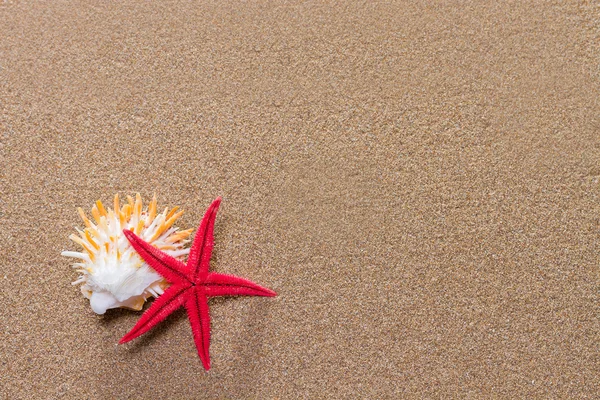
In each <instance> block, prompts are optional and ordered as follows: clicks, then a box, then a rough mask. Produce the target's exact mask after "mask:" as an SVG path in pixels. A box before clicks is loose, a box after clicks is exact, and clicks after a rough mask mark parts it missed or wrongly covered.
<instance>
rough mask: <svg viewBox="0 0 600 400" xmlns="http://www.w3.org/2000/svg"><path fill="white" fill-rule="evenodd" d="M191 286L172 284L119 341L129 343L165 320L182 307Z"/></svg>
mask: <svg viewBox="0 0 600 400" xmlns="http://www.w3.org/2000/svg"><path fill="white" fill-rule="evenodd" d="M190 288H191V286H184V285H172V286H170V287H169V288H168V289H167V290H165V292H164V293H163V294H161V295H160V296H159V297H158V298H157V299H156V300H154V302H153V303H152V305H151V306H150V308H149V309H148V310H146V312H144V314H143V315H142V317H141V318H140V319H139V321H138V322H137V324H135V326H134V327H133V328H132V329H131V330H130V331H129V333H127V334H126V335H125V336H123V337H122V338H121V340H120V341H119V343H121V344H123V343H127V342H129V341H130V340H133V339H135V338H136V337H138V336H140V335H143V334H144V333H146V332H148V331H149V330H150V329H152V328H153V327H154V326H155V325H157V324H158V323H160V322H161V321H163V320H164V319H165V318H167V317H168V316H169V315H170V314H172V313H173V312H174V311H175V310H177V309H178V308H179V307H181V306H182V305H183V304H184V303H185V301H186V298H187V297H188V296H189V295H188V294H189V293H190V291H189V289H190Z"/></svg>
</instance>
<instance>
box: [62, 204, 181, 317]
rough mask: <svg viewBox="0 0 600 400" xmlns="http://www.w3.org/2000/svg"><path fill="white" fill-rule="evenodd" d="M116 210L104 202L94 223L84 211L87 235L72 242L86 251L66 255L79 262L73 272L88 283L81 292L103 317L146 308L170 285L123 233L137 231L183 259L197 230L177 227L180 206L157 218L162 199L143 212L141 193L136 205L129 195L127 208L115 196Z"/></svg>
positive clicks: (96, 209) (94, 211)
mask: <svg viewBox="0 0 600 400" xmlns="http://www.w3.org/2000/svg"><path fill="white" fill-rule="evenodd" d="M114 210H115V211H113V210H112V209H110V208H104V205H103V204H102V203H101V202H100V200H98V201H97V202H96V205H95V206H94V207H93V208H92V216H93V219H94V221H95V223H94V222H92V221H90V220H89V219H88V218H87V217H86V215H85V213H84V212H83V210H82V209H81V208H79V209H78V211H79V215H80V216H81V218H82V219H83V222H84V223H85V226H86V227H85V229H84V230H83V231H82V230H80V229H77V228H76V229H77V232H78V233H79V236H77V235H74V234H73V235H71V236H70V239H71V240H72V241H74V242H75V243H77V244H79V245H80V246H81V247H83V251H82V252H75V251H63V252H62V253H61V254H62V255H63V256H66V257H73V258H76V259H78V262H76V263H74V264H73V268H75V269H77V271H78V272H80V273H81V276H79V278H78V279H77V280H76V281H75V282H73V285H79V284H82V286H81V293H83V295H84V296H85V297H87V298H88V299H90V305H91V307H92V310H94V312H95V313H97V314H104V313H105V312H106V310H108V309H110V308H117V307H122V308H129V309H132V310H141V309H142V307H143V306H144V302H145V301H146V299H148V298H149V297H150V296H153V297H158V296H160V295H161V294H162V293H163V292H164V289H166V288H167V287H168V286H169V283H168V282H167V281H165V280H164V279H163V278H162V277H161V276H160V275H159V274H158V273H157V272H156V271H155V270H154V269H152V268H151V267H150V266H149V265H148V264H146V262H145V261H144V260H143V259H142V258H141V257H140V256H139V255H138V254H137V252H136V251H135V250H134V249H133V247H131V245H130V244H129V241H128V240H127V238H126V237H125V236H124V235H123V229H130V230H132V231H133V232H135V233H136V234H137V235H138V236H139V237H141V238H142V239H144V240H145V241H147V242H148V243H151V244H153V245H154V246H155V247H157V248H159V249H161V250H164V251H167V252H168V253H170V254H171V255H172V256H173V257H176V258H179V259H182V258H184V257H185V255H187V254H188V253H189V251H190V249H189V248H184V247H185V245H186V243H188V242H189V240H187V238H188V237H189V236H190V234H191V233H192V230H191V229H188V230H184V231H180V230H178V228H176V227H173V223H174V222H175V221H176V220H177V219H178V218H179V217H180V216H181V214H183V211H179V212H177V210H178V207H175V208H173V209H172V210H171V211H169V210H168V209H165V210H164V212H163V213H161V214H158V215H157V214H156V196H154V198H153V199H152V201H151V202H150V204H149V205H148V208H147V209H146V210H142V199H141V197H140V195H139V194H137V195H136V198H135V201H134V200H133V198H132V197H131V196H127V203H126V204H125V205H123V207H122V208H121V207H120V205H119V196H118V195H115V200H114Z"/></svg>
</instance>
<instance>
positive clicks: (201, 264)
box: [187, 197, 221, 283]
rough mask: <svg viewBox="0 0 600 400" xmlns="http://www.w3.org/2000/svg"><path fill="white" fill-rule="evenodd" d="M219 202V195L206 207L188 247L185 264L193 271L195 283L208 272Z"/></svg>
mask: <svg viewBox="0 0 600 400" xmlns="http://www.w3.org/2000/svg"><path fill="white" fill-rule="evenodd" d="M220 204H221V197H217V198H216V199H215V201H213V202H212V204H211V205H210V206H209V207H208V210H206V213H205V214H204V217H203V218H202V222H200V227H199V228H198V230H197V231H196V237H195V238H194V243H192V247H191V249H190V255H189V257H188V262H187V265H188V267H189V268H190V269H191V271H193V272H192V279H193V282H195V283H199V282H200V281H202V280H203V279H204V277H205V276H206V274H207V273H208V268H209V265H210V256H211V255H212V249H213V246H214V244H215V239H214V235H213V231H214V227H215V218H216V217H217V211H218V210H219V205H220Z"/></svg>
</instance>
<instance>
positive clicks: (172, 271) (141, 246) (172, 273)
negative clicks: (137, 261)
mask: <svg viewBox="0 0 600 400" xmlns="http://www.w3.org/2000/svg"><path fill="white" fill-rule="evenodd" d="M123 234H124V235H125V237H127V239H128V240H129V243H131V246H132V247H133V248H134V249H135V251H137V253H138V254H139V255H140V257H142V258H143V259H144V261H146V262H147V263H148V265H150V266H151V267H152V268H154V269H155V270H156V272H158V273H159V274H161V275H162V276H163V277H164V278H165V279H166V280H168V281H169V282H170V283H189V280H188V278H187V268H186V265H185V264H184V263H183V262H181V261H179V260H178V259H176V258H174V257H171V256H170V255H168V254H166V253H165V252H163V251H160V250H159V249H157V248H156V247H154V246H152V245H151V244H149V243H147V242H145V241H144V240H142V239H141V238H140V237H139V236H137V235H136V234H135V233H133V232H132V231H130V230H129V229H124V230H123Z"/></svg>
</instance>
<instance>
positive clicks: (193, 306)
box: [185, 287, 210, 371]
mask: <svg viewBox="0 0 600 400" xmlns="http://www.w3.org/2000/svg"><path fill="white" fill-rule="evenodd" d="M185 309H186V310H187V314H188V319H189V320H190V325H191V327H192V335H193V336H194V343H196V349H197V350H198V356H200V360H201V361H202V365H203V366H204V369H205V370H207V371H208V370H209V369H210V354H209V351H208V349H209V347H210V314H209V312H208V300H207V298H206V295H205V294H204V293H203V291H202V290H200V289H199V288H198V287H196V288H194V289H193V291H191V292H190V296H188V298H187V300H186V302H185Z"/></svg>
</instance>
